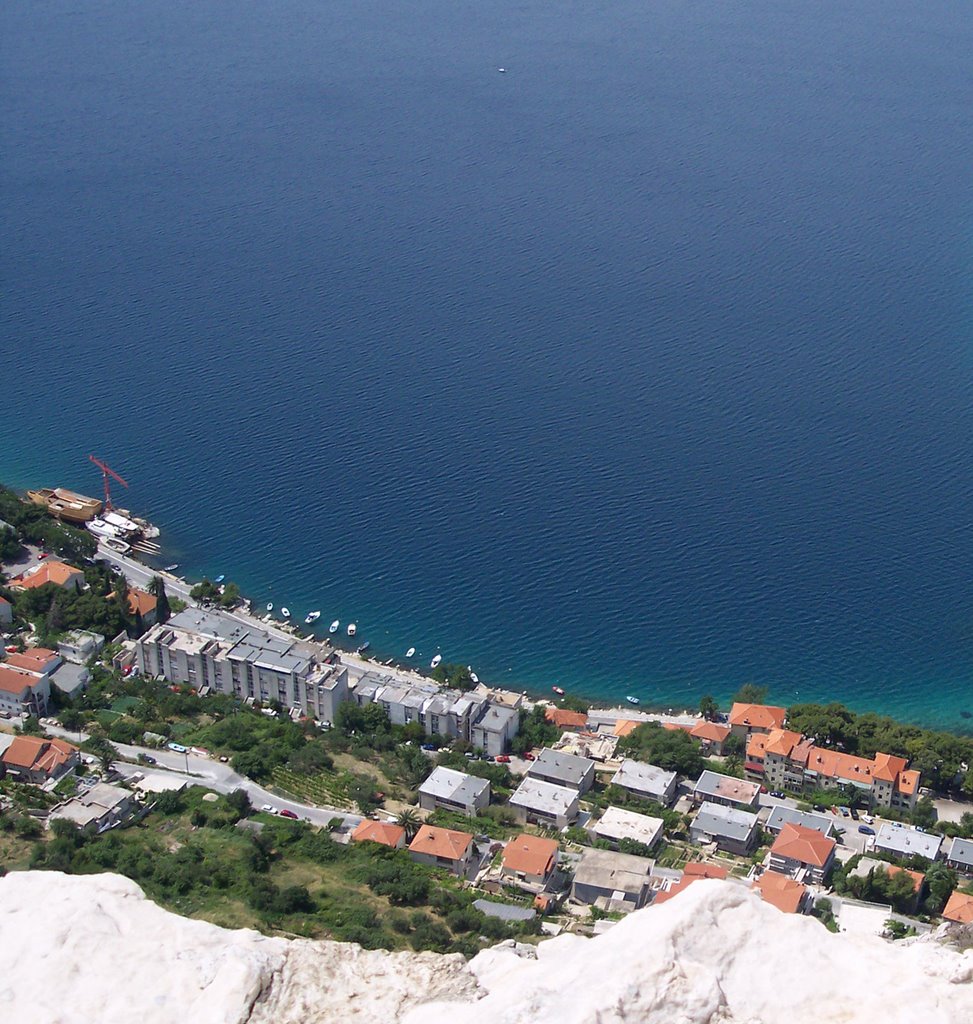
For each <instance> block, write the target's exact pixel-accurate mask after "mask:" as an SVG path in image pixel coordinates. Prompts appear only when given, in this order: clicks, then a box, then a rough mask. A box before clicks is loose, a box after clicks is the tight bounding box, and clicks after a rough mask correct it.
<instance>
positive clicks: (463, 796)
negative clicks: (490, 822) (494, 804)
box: [419, 766, 490, 818]
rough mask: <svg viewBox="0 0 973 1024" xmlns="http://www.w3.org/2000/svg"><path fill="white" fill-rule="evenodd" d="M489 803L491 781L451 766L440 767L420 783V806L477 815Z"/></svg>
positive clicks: (470, 815) (427, 809)
mask: <svg viewBox="0 0 973 1024" xmlns="http://www.w3.org/2000/svg"><path fill="white" fill-rule="evenodd" d="M489 803H490V783H489V782H488V781H487V780H486V779H478V778H477V777H476V776H475V775H467V774H466V772H458V771H455V770H454V769H452V768H444V767H442V766H439V767H437V768H436V769H435V770H434V771H433V773H432V775H430V776H429V778H428V779H426V781H425V782H424V783H423V784H422V785H421V786H420V787H419V806H420V807H421V808H422V809H423V810H424V811H434V810H436V809H437V808H439V809H442V810H444V811H455V812H456V813H457V814H466V815H468V816H469V817H471V818H472V817H475V816H476V814H478V813H479V812H480V811H481V810H483V808H484V807H486V806H487V805H488V804H489Z"/></svg>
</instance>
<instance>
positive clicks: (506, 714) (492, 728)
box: [475, 704, 520, 732]
mask: <svg viewBox="0 0 973 1024" xmlns="http://www.w3.org/2000/svg"><path fill="white" fill-rule="evenodd" d="M518 718H520V712H519V711H518V710H517V709H516V708H506V707H498V706H497V705H496V704H487V705H486V707H485V709H484V711H483V714H482V715H480V717H479V718H478V719H477V721H476V722H475V726H476V728H477V729H483V730H484V731H486V732H503V731H504V730H505V729H506V728H507V726H508V725H510V723H511V722H512V721H515V720H516V719H518Z"/></svg>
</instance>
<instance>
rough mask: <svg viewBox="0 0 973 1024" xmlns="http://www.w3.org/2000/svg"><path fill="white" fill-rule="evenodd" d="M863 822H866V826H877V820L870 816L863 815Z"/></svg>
mask: <svg viewBox="0 0 973 1024" xmlns="http://www.w3.org/2000/svg"><path fill="white" fill-rule="evenodd" d="M862 821H864V822H865V824H866V825H874V824H875V819H874V818H873V817H872V816H871V815H870V814H863V815H862Z"/></svg>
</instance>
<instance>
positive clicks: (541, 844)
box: [502, 833, 558, 876]
mask: <svg viewBox="0 0 973 1024" xmlns="http://www.w3.org/2000/svg"><path fill="white" fill-rule="evenodd" d="M557 850H558V847H557V843H556V842H554V840H553V839H542V838H541V837H540V836H531V835H527V833H524V834H523V835H519V836H516V837H515V838H513V839H511V840H510V842H509V843H507V845H506V846H505V847H504V850H503V858H502V859H503V866H504V867H505V868H506V869H507V870H508V871H519V872H521V873H522V874H525V875H541V876H546V875H547V874H548V873H549V872H550V871H551V870H552V868H553V867H554V864H555V862H556V861H557Z"/></svg>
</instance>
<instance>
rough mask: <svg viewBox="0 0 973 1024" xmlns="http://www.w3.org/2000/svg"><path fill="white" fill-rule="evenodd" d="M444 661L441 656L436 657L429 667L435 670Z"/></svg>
mask: <svg viewBox="0 0 973 1024" xmlns="http://www.w3.org/2000/svg"><path fill="white" fill-rule="evenodd" d="M442 660H443V656H442V655H441V654H437V655H436V657H435V658H433V659H432V661H431V662H429V667H430V668H435V667H436V666H437V665H438V664H439V663H440V662H441V661H442Z"/></svg>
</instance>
